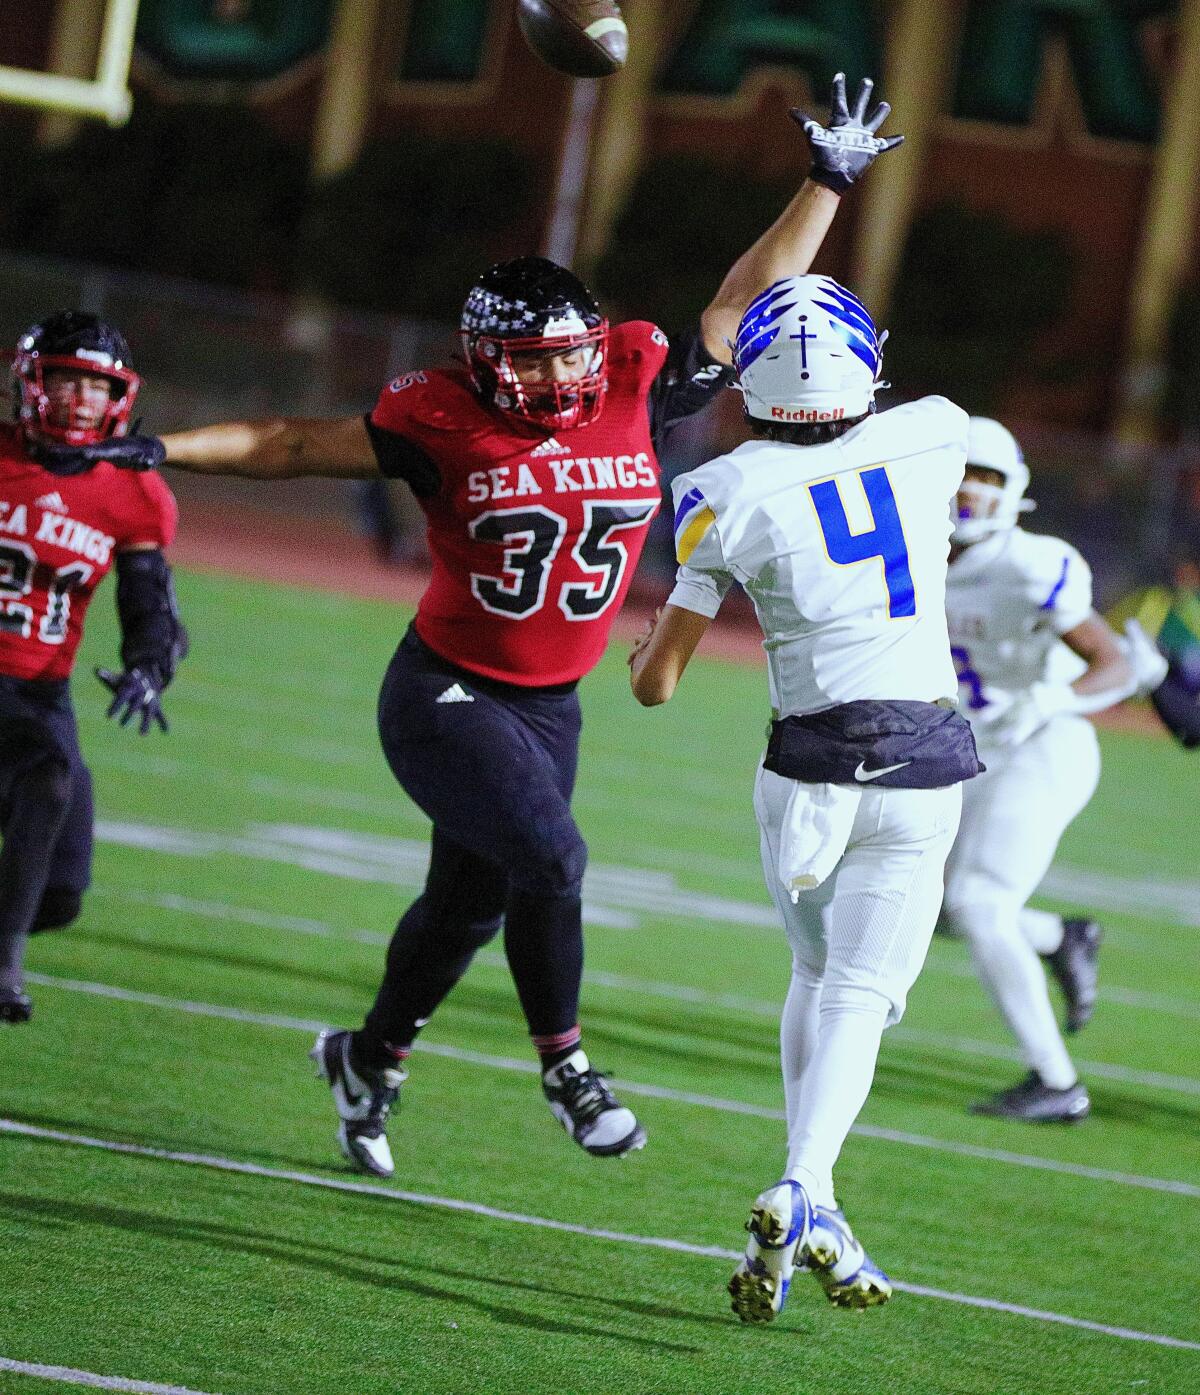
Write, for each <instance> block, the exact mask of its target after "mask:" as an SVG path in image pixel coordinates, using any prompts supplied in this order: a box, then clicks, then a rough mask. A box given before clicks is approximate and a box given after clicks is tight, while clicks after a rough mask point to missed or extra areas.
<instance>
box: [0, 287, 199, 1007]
mask: <svg viewBox="0 0 1200 1395" xmlns="http://www.w3.org/2000/svg"><path fill="white" fill-rule="evenodd" d="M12 376H13V391H14V408H15V416H16V420H15V422H13V423H12V424H11V425H6V426H0V836H2V837H3V847H2V848H0V1021H6V1022H24V1021H27V1020H28V1018H29V1016H30V1014H31V1012H32V1006H31V1004H30V1001H29V998H28V996H27V995H26V993H25V992H24V984H23V981H22V974H21V965H22V959H23V955H24V948H25V941H26V939H27V938H28V936H29V934H30V932H31V931H37V930H49V929H56V928H58V927H60V926H63V925H67V924H69V923H70V922H71V921H72V920H74V919H75V917H76V916H77V915H78V914H79V909H80V904H81V900H82V896H83V893H84V891H85V890H86V889H87V886H88V882H89V880H90V872H91V861H92V782H91V776H90V775H89V773H88V769H87V766H86V765H84V763H83V757H82V756H81V754H80V751H79V738H78V734H77V731H76V726H75V714H74V712H73V711H72V708H71V697H70V691H69V687H68V679H69V678H70V674H71V669H72V666H73V664H74V662H75V652H76V650H77V649H78V647H79V641H80V639H81V638H82V635H83V620H84V616H85V614H86V613H87V608H88V604H89V602H90V601H91V599H92V595H93V593H94V592H95V590H96V587H97V586H99V584H100V582H101V581H102V580H103V579H104V577H105V576H106V575H107V574H108V572H109V571H110V570H111V569H112V568H113V567H114V566H115V567H116V570H117V606H118V610H119V612H120V618H121V631H122V641H123V642H122V646H121V662H122V664H123V665H124V669H123V671H122V672H121V673H111V672H109V671H108V670H107V669H99V670H97V675H98V676H99V678H100V679H101V681H102V682H104V683H105V684H106V685H107V687H108V688H109V689H110V690H111V692H112V695H113V696H112V703H111V705H110V707H109V710H108V715H109V716H110V717H113V716H116V717H119V719H120V721H121V725H122V726H124V725H126V724H127V723H129V722H131V721H133V720H134V719H137V720H138V722H139V726H140V730H141V731H142V733H143V734H145V733H146V732H147V731H149V730H150V727H151V725H152V723H154V722H157V723H159V725H161V726H162V728H163V729H164V730H166V721H165V719H164V718H163V715H162V708H161V707H160V705H159V694H160V693H161V692H162V690H163V688H165V687H166V685H167V684H168V683H169V682H170V680H171V676H172V674H173V672H174V668H175V663H176V660H177V659H178V658H179V657H180V654H181V652H182V647H183V643H184V639H183V630H182V627H181V626H180V624H179V620H178V617H177V615H176V610H175V597H174V592H173V590H172V586H171V574H170V569H169V568H168V567H167V564H166V561H165V560H164V558H163V554H162V549H163V548H164V547H166V546H167V544H168V543H169V542H170V541H171V539H172V537H173V535H174V532H175V501H174V499H173V498H172V496H171V491H170V490H169V489H168V488H167V486H166V485H165V484H164V483H163V482H162V480H161V479H159V477H158V476H157V475H154V474H130V473H129V472H128V471H126V470H118V469H116V468H115V467H114V466H113V465H112V464H111V463H109V462H108V461H106V460H104V459H99V460H97V461H91V460H82V461H81V460H80V459H79V457H78V456H77V454H76V452H77V450H78V448H80V447H84V446H97V447H99V448H100V449H101V450H103V447H104V443H105V442H108V441H110V440H112V439H113V438H116V437H120V436H121V435H123V434H124V432H125V431H126V429H127V427H128V423H129V414H130V412H131V411H132V409H133V403H134V399H135V397H136V396H137V391H138V385H139V379H138V376H137V374H136V373H134V371H133V369H132V367H131V366H130V363H129V349H128V347H127V346H126V344H125V341H124V339H123V338H122V337H121V336H120V335H119V334H118V333H117V332H116V331H115V330H114V329H112V328H111V327H110V326H108V325H106V324H104V323H103V322H102V321H100V320H98V319H97V318H96V317H95V316H94V315H85V314H81V313H78V312H75V311H64V312H63V313H61V314H57V315H52V316H51V317H50V318H49V319H47V320H45V321H43V322H42V323H41V324H38V325H34V326H33V328H32V329H29V330H27V331H26V332H25V333H24V334H23V335H22V336H21V338H20V340H19V341H18V343H17V350H16V355H15V357H14V359H13V370H12ZM81 465H82V466H83V468H79V467H80V466H81Z"/></svg>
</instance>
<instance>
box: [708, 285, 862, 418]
mask: <svg viewBox="0 0 1200 1395" xmlns="http://www.w3.org/2000/svg"><path fill="white" fill-rule="evenodd" d="M885 337H886V336H881V335H880V334H879V333H878V332H877V331H876V329H875V324H874V322H873V321H872V319H871V316H870V315H869V314H868V313H867V309H866V306H864V305H863V303H862V301H861V300H859V298H858V297H857V296H856V295H854V294H853V293H852V292H851V291H848V290H846V288H845V287H844V286H839V285H838V283H837V282H836V281H833V280H831V279H830V278H829V277H828V276H789V277H787V279H786V280H783V281H776V282H775V284H774V285H773V286H771V287H769V288H768V289H767V290H765V291H764V292H763V293H762V294H761V295H760V296H758V298H757V299H756V300H754V301H753V302H752V303H751V304H750V306H749V307H748V308H747V310H746V313H745V314H744V315H743V316H742V322H741V324H740V325H739V326H738V337H737V343H736V344H735V345H734V357H733V361H734V366H735V367H736V369H737V375H738V382H739V385H740V387H741V389H742V393H743V396H744V397H745V405H746V414H747V415H748V416H751V417H753V418H754V419H755V420H756V421H767V422H775V423H782V424H787V423H800V422H818V421H841V420H844V419H845V418H848V417H859V416H862V414H863V413H864V412H866V411H868V410H869V409H870V406H871V403H872V401H873V400H874V397H875V388H876V385H877V383H878V381H879V371H880V367H881V365H882V363H883V339H884V338H885Z"/></svg>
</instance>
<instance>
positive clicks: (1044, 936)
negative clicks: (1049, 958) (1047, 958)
mask: <svg viewBox="0 0 1200 1395" xmlns="http://www.w3.org/2000/svg"><path fill="white" fill-rule="evenodd" d="M1020 926H1021V934H1022V935H1024V936H1025V941H1026V943H1027V944H1028V945H1029V947H1030V948H1031V949H1032V950H1033V951H1034V953H1035V954H1053V953H1054V951H1055V950H1056V949H1057V948H1058V947H1059V945H1060V944H1062V941H1063V922H1062V916H1060V915H1055V913H1054V912H1053V911H1039V910H1035V909H1034V908H1033V907H1032V906H1026V907H1025V908H1024V909H1023V910H1022V911H1021V919H1020Z"/></svg>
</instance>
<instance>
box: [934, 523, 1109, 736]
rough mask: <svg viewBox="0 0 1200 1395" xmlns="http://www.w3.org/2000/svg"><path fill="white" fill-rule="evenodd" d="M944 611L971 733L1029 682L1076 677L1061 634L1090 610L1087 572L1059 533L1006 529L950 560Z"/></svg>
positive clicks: (983, 728)
mask: <svg viewBox="0 0 1200 1395" xmlns="http://www.w3.org/2000/svg"><path fill="white" fill-rule="evenodd" d="M946 610H947V618H948V621H949V626H950V643H951V644H952V645H953V655H954V664H955V668H956V669H957V670H958V681H959V697H960V700H961V704H962V710H963V712H964V713H965V715H966V716H967V717H969V718H970V719H971V722H972V725H973V726H974V727H975V729H976V734H977V735H978V736H979V737H980V739H981V740H986V735H987V728H988V726H989V724H990V723H991V722H993V721H994V720H995V719H996V718H997V717H999V716H1000V715H1001V714H1002V713H1003V712H1004V711H1005V709H1006V708H1007V707H1009V706H1010V704H1011V703H1012V701H1013V700H1014V698H1017V697H1019V696H1020V695H1021V694H1022V693H1023V692H1025V691H1026V690H1027V689H1028V688H1030V687H1031V686H1032V685H1033V684H1034V683H1061V684H1068V683H1072V682H1074V680H1075V679H1076V678H1078V677H1079V675H1080V674H1081V673H1083V672H1084V671H1085V669H1086V668H1087V664H1086V663H1084V661H1083V660H1082V659H1081V658H1080V657H1079V656H1078V655H1077V654H1075V653H1073V652H1072V651H1071V650H1070V649H1068V648H1067V646H1066V645H1065V644H1063V643H1062V641H1061V639H1060V638H1059V636H1060V635H1062V634H1065V633H1066V632H1067V631H1068V630H1072V629H1074V628H1075V626H1076V625H1078V624H1080V623H1081V622H1082V621H1084V620H1086V619H1087V618H1088V616H1089V615H1091V614H1092V573H1091V570H1090V569H1089V567H1088V564H1087V563H1086V562H1085V561H1084V560H1083V558H1082V557H1081V556H1080V555H1079V553H1078V552H1076V551H1075V549H1074V548H1073V547H1072V546H1071V545H1070V544H1069V543H1065V542H1063V541H1062V540H1061V539H1060V538H1047V537H1042V536H1040V535H1039V534H1037V533H1026V532H1025V531H1024V530H1023V529H1021V528H1007V529H1005V530H1004V531H1003V532H999V533H993V534H992V536H991V537H989V538H985V539H984V540H983V541H982V542H977V543H972V544H971V546H970V547H968V548H966V549H964V551H963V552H962V553H960V555H959V556H958V557H956V558H955V559H954V561H953V562H952V563H951V564H950V571H949V575H948V576H947V579H946Z"/></svg>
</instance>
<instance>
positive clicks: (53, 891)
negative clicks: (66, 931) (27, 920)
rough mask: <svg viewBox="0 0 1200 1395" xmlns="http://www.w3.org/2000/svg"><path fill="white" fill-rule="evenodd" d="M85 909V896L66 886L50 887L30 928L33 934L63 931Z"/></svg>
mask: <svg viewBox="0 0 1200 1395" xmlns="http://www.w3.org/2000/svg"><path fill="white" fill-rule="evenodd" d="M82 909H83V895H82V893H81V892H78V891H74V890H72V889H71V888H70V887H65V886H48V887H47V888H46V892H45V895H44V896H43V897H42V904H41V905H40V906H39V907H38V910H37V915H36V916H35V917H34V920H33V924H32V926H30V930H31V933H33V934H35V935H36V934H37V933H38V931H39V930H61V929H62V928H63V926H65V925H70V923H71V922H72V921H73V920H76V919H78V916H79V912H80V911H81V910H82Z"/></svg>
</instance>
